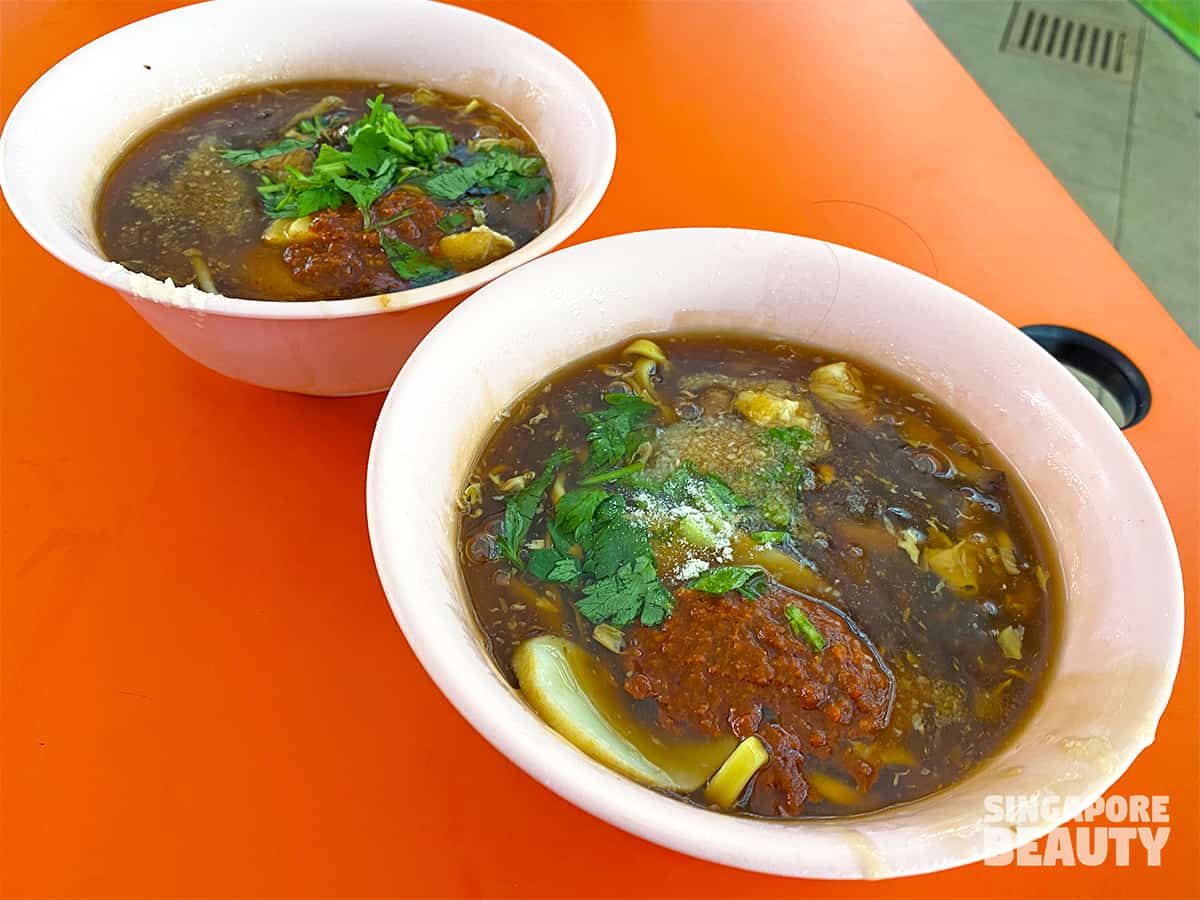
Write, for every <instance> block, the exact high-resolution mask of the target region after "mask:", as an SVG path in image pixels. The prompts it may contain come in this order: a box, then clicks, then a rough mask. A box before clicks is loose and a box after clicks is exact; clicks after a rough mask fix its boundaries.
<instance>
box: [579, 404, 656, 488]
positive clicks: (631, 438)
mask: <svg viewBox="0 0 1200 900" xmlns="http://www.w3.org/2000/svg"><path fill="white" fill-rule="evenodd" d="M604 402H605V403H606V404H608V406H607V408H601V409H599V410H595V411H593V412H588V413H584V414H583V415H582V416H581V418H582V419H583V421H584V423H585V424H586V425H588V427H589V428H590V429H591V430H590V431H589V432H588V435H587V441H588V461H587V465H586V466H584V474H585V475H593V474H596V473H598V472H603V471H606V470H609V469H614V468H617V467H619V466H621V465H622V464H623V463H624V462H625V459H626V457H627V456H628V455H629V453H630V452H632V449H633V448H635V447H636V446H637V443H638V440H637V439H638V438H639V437H641V431H640V430H639V426H641V425H642V424H643V423H644V422H645V421H646V420H647V419H649V418H650V417H651V416H652V415H653V414H654V413H655V412H657V411H658V407H656V406H655V405H654V404H653V403H649V402H647V401H645V400H643V399H642V398H641V397H636V396H634V395H633V394H617V393H611V394H605V395H604ZM630 444H632V445H633V447H631V446H630Z"/></svg>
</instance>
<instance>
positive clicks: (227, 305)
mask: <svg viewBox="0 0 1200 900" xmlns="http://www.w3.org/2000/svg"><path fill="white" fill-rule="evenodd" d="M63 110H69V112H70V116H71V121H72V139H71V140H69V141H47V140H45V137H44V136H45V135H46V134H52V133H54V132H55V129H56V127H57V126H56V124H55V123H59V122H61V117H62V115H63ZM615 154H616V138H615V133H614V130H613V124H612V118H611V116H610V115H609V112H608V108H607V106H606V105H605V103H604V100H603V98H602V97H601V96H600V94H599V92H598V91H597V90H596V88H595V87H594V86H593V85H592V83H591V82H590V81H589V80H588V78H587V76H585V75H584V74H583V72H581V71H580V70H579V69H578V68H577V67H576V66H575V65H574V64H573V63H572V62H571V61H570V60H568V59H567V58H566V57H565V56H563V55H562V54H560V53H559V52H558V51H556V50H554V49H553V48H551V47H549V46H547V45H546V44H544V43H542V42H541V41H539V40H537V39H536V38H534V37H532V36H531V35H529V34H526V33H525V32H522V31H519V30H517V29H515V28H513V27H511V26H509V25H506V24H504V23H502V22H499V21H496V20H495V19H490V18H488V17H486V16H482V15H479V14H477V13H473V12H470V11H467V10H462V9H456V8H454V7H451V6H445V5H442V4H437V3H428V2H423V0H347V2H345V3H341V4H339V6H338V9H337V15H336V16H330V15H329V11H328V10H327V9H326V8H324V7H320V6H314V5H304V4H299V5H297V4H279V3H255V4H239V3H232V2H213V3H202V4H197V5H195V6H189V7H186V8H182V9H178V10H174V11H171V12H168V13H164V14H162V15H158V16H154V17H152V18H149V19H145V20H143V21H140V22H137V23H134V24H132V25H129V26H127V27H125V28H122V29H119V30H118V31H114V32H112V33H111V34H108V35H106V36H104V37H102V38H100V39H99V40H96V41H94V42H93V43H91V44H88V45H87V46H86V47H83V48H82V49H80V50H78V51H77V52H75V53H73V54H71V55H70V56H69V57H67V58H66V59H65V60H63V61H62V62H60V63H59V64H58V65H56V66H55V67H54V68H53V69H51V70H50V71H49V72H47V73H46V74H45V75H44V76H43V77H42V78H41V79H40V80H39V81H38V82H37V83H36V84H34V86H33V87H32V88H30V90H29V92H28V93H27V94H26V95H25V96H24V97H23V98H22V99H21V101H20V102H19V103H18V104H17V106H16V108H15V109H14V111H13V113H12V115H11V117H10V118H9V121H8V123H7V125H6V127H5V130H4V135H3V138H2V139H0V184H2V186H3V190H4V194H5V197H6V199H7V201H8V203H9V205H10V206H11V208H12V210H13V212H14V214H15V215H16V216H17V218H18V220H19V221H20V222H21V224H22V225H23V226H24V227H25V228H26V230H27V231H28V232H29V233H30V234H31V235H32V236H33V237H34V239H35V240H37V241H38V242H39V243H40V244H41V245H42V246H43V247H45V248H46V249H47V250H48V251H50V252H51V253H52V254H54V255H55V256H57V257H58V258H59V259H61V260H62V261H63V262H65V263H67V264H68V265H70V266H72V267H74V268H75V269H77V270H79V271H80V272H82V273H83V274H85V275H87V276H89V277H90V278H93V279H95V280H96V281H99V282H101V283H103V284H106V285H109V286H110V287H113V288H115V289H116V290H117V291H119V292H120V293H121V294H122V295H123V296H124V297H125V298H126V299H127V300H128V301H129V302H130V304H131V305H132V306H133V307H134V309H136V310H137V311H138V313H139V314H140V315H141V316H142V317H143V318H145V319H146V320H147V321H148V322H149V323H150V324H151V325H152V326H153V327H154V328H156V329H157V330H158V331H159V332H160V333H161V334H162V335H163V336H164V337H165V338H166V339H167V340H169V341H170V342H171V343H173V344H174V345H175V346H176V347H178V348H179V349H180V350H182V351H183V352H184V353H186V354H187V355H189V356H191V357H192V358H193V359H195V360H197V361H199V362H201V363H203V364H204V365H206V366H209V367H210V368H213V369H215V370H217V371H219V372H222V373H224V374H226V375H229V376H231V377H233V378H237V379H240V380H243V381H248V382H251V383H253V384H258V385H263V386H266V387H272V388H278V389H282V390H289V391H298V392H302V393H309V394H320V395H348V394H361V393H369V392H372V391H379V390H384V389H386V388H387V386H388V385H390V384H391V382H392V380H393V379H394V377H395V375H396V372H397V371H398V370H399V368H400V366H401V364H402V363H403V361H404V358H405V357H406V356H407V354H408V353H409V352H410V351H411V350H412V348H413V347H414V346H415V345H416V344H417V342H418V341H419V340H420V339H421V337H422V336H424V334H425V333H426V332H427V331H428V330H429V328H430V327H432V325H433V324H434V323H435V322H436V321H438V319H440V318H441V317H442V316H443V315H445V314H446V312H447V311H448V310H450V309H452V308H453V307H454V306H455V305H456V304H457V303H458V302H460V301H461V300H462V298H463V297H465V296H466V295H467V294H469V293H470V292H471V291H473V290H474V289H476V288H478V287H479V286H480V285H482V284H484V283H486V282H488V281H490V280H491V279H492V278H495V277H496V276H497V275H499V274H501V273H502V272H505V271H507V270H509V269H512V268H514V267H516V266H518V265H520V264H522V263H524V262H527V261H529V260H531V259H533V258H535V257H536V256H538V255H540V254H542V253H545V252H546V251H548V250H550V249H552V248H553V247H554V246H555V245H557V244H558V243H560V242H561V241H563V240H564V239H565V238H567V237H568V236H570V235H571V233H572V232H574V231H575V230H576V229H577V228H578V227H579V226H580V225H581V224H582V223H583V222H584V220H585V219H586V218H587V217H588V215H590V214H591V212H592V210H593V209H594V208H595V206H596V204H597V203H598V202H599V200H600V197H601V196H602V195H603V193H604V190H605V188H606V187H607V186H608V181H609V178H610V177H611V174H612V169H613V164H614V160H615Z"/></svg>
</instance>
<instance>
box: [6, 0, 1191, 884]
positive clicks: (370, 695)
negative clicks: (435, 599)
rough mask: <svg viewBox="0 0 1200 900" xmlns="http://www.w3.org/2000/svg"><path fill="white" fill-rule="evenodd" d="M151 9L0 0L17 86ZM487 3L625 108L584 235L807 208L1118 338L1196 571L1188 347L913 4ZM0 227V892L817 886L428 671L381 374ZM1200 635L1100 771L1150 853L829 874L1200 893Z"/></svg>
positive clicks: (1030, 314) (998, 300) (850, 235)
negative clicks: (321, 394)
mask: <svg viewBox="0 0 1200 900" xmlns="http://www.w3.org/2000/svg"><path fill="white" fill-rule="evenodd" d="M171 5H172V4H171V3H167V2H133V0H127V2H111V0H109V2H103V3H101V2H97V0H72V2H65V0H64V2H50V0H45V2H27V3H21V2H13V0H0V17H2V19H0V21H2V31H0V38H2V45H0V66H2V70H0V88H2V91H3V97H2V98H0V99H2V105H3V109H4V112H5V113H7V111H8V110H9V109H11V107H12V104H13V103H14V102H15V101H16V99H17V97H18V96H19V95H20V93H21V92H22V91H23V90H24V89H25V88H26V87H28V85H30V84H31V83H32V82H33V81H34V79H35V78H36V77H37V76H38V75H39V74H40V73H41V72H42V71H43V70H45V69H46V68H47V67H49V66H50V65H51V64H52V63H54V62H55V61H57V60H58V59H60V58H61V57H63V56H64V55H66V54H67V53H68V52H70V51H71V50H74V49H75V48H76V47H78V46H80V45H82V44H83V43H85V42H86V41H89V40H91V39H93V38H95V37H98V36H99V35H101V34H102V33H104V32H106V31H108V30H110V29H112V28H115V27H118V26H120V25H123V24H125V23H127V22H130V21H132V20H134V19H137V18H141V17H143V16H145V15H149V14H151V13H154V12H158V11H160V10H162V9H165V8H167V7H169V6H171ZM470 5H471V6H472V7H474V8H478V9H480V10H481V11H484V12H488V13H490V14H492V15H495V16H498V17H499V18H502V19H505V20H507V21H509V22H512V23H513V24H515V25H517V26H519V27H521V28H524V29H527V30H528V31H530V32H532V33H534V34H536V35H538V36H540V37H543V38H545V39H546V40H547V41H549V42H550V43H552V44H554V45H555V46H557V47H558V48H559V49H561V50H562V51H563V52H565V53H566V54H567V55H569V56H570V57H572V58H573V59H574V60H576V62H578V63H579V64H580V65H581V66H582V67H583V69H584V70H585V71H586V72H587V73H588V74H589V75H590V76H591V77H592V78H593V79H594V80H595V82H596V84H597V85H598V86H599V88H600V90H601V91H602V92H603V93H604V95H605V97H606V98H607V99H608V102H609V104H610V105H611V108H612V112H613V116H614V118H615V120H616V123H617V130H618V135H619V141H620V150H619V154H618V162H617V169H616V175H615V177H614V179H613V182H612V186H611V188H610V189H609V192H608V195H607V197H606V198H605V199H604V201H603V203H602V204H601V206H600V208H599V209H598V210H597V212H596V214H595V215H594V216H593V217H592V219H591V221H590V222H588V224H587V225H586V227H584V228H583V229H582V230H581V231H580V232H579V234H578V235H577V239H578V240H584V239H588V238H594V237H599V236H602V235H607V234H613V233H616V232H620V231H629V230H637V229H643V228H653V227H661V226H677V225H740V226H748V227H755V228H765V229H773V230H778V231H791V232H798V233H804V234H811V235H816V236H819V237H824V238H827V239H830V240H833V241H836V242H839V243H843V244H848V245H850V246H853V247H857V248H860V249H863V250H867V251H870V252H872V253H876V254H879V255H881V256H885V257H888V258H891V259H893V260H896V261H898V262H900V263H903V264H905V265H908V266H911V267H913V268H915V269H918V270H920V271H923V272H926V273H929V274H931V275H934V276H936V277H937V278H939V279H941V280H942V281H945V282H947V283H948V284H951V285H953V286H954V287H956V288H958V289H960V290H962V291H964V292H965V293H966V294H968V295H970V296H972V297H974V298H976V299H978V300H979V301H981V302H982V303H985V304H986V305H988V306H990V307H991V308H992V309H994V310H996V311H997V312H998V313H1000V314H1001V315H1003V316H1005V317H1006V318H1008V319H1009V320H1010V321H1012V322H1014V323H1016V324H1030V323H1035V322H1036V323H1041V322H1052V323H1059V324H1068V325H1074V326H1076V327H1080V328H1083V329H1084V330H1087V331H1090V332H1092V333H1094V334H1097V335H1099V336H1101V337H1104V338H1107V339H1108V340H1110V341H1111V342H1113V343H1115V344H1116V345H1117V346H1119V347H1120V348H1121V349H1123V350H1124V351H1125V352H1126V353H1128V354H1129V355H1130V356H1131V357H1132V358H1133V360H1134V361H1135V362H1137V363H1138V364H1139V365H1140V366H1141V367H1142V368H1143V370H1144V371H1145V372H1146V374H1147V376H1148V378H1149V381H1150V385H1151V388H1152V390H1153V392H1154V405H1153V409H1152V410H1151V412H1150V415H1149V417H1148V418H1147V419H1146V420H1145V421H1144V422H1143V423H1141V424H1139V425H1138V426H1136V427H1135V428H1133V429H1132V430H1131V431H1129V432H1127V434H1128V437H1129V440H1130V441H1131V442H1132V443H1133V445H1134V447H1135V448H1136V449H1137V451H1138V453H1139V454H1140V456H1141V458H1142V459H1143V460H1144V462H1145V464H1146V466H1147V468H1148V469H1149V471H1150V473H1151V475H1152V476H1153V478H1154V481H1155V483H1156V484H1157V486H1158V489H1159V491H1160V492H1161V494H1162V496H1163V500H1164V502H1165V504H1166V507H1167V511H1168V513H1169V515H1170V518H1171V521H1172V523H1173V525H1174V528H1175V533H1176V537H1177V539H1178V543H1179V546H1180V551H1181V553H1182V557H1183V565H1184V572H1185V577H1186V579H1187V590H1188V592H1189V596H1190V597H1195V596H1196V589H1197V572H1198V563H1200V560H1198V558H1197V557H1198V552H1197V551H1198V540H1197V538H1198V536H1200V522H1198V505H1200V483H1198V477H1197V472H1198V470H1200V467H1198V466H1197V464H1196V459H1195V457H1196V451H1197V449H1198V447H1200V427H1198V418H1200V417H1198V406H1197V401H1196V393H1197V388H1198V387H1200V353H1198V352H1197V350H1196V348H1195V347H1194V346H1193V345H1192V344H1191V343H1190V342H1189V341H1188V339H1187V338H1186V337H1185V335H1184V334H1183V332H1182V331H1180V330H1179V329H1178V328H1177V327H1176V326H1175V325H1174V323H1173V322H1172V321H1171V319H1170V318H1169V317H1168V315H1167V313H1166V312H1165V311H1164V310H1163V309H1162V307H1161V306H1160V305H1159V304H1158V303H1157V302H1156V301H1155V300H1154V298H1153V297H1152V296H1151V294H1150V293H1149V291H1147V289H1146V288H1145V286H1144V285H1143V284H1142V283H1141V282H1140V281H1139V280H1138V279H1137V277H1136V276H1135V275H1134V274H1133V272H1132V271H1131V270H1130V269H1129V267H1128V266H1127V265H1126V264H1125V263H1124V262H1123V261H1122V259H1121V258H1120V257H1119V256H1118V255H1117V253H1116V251H1114V250H1113V248H1112V247H1111V246H1110V245H1109V244H1108V243H1107V241H1106V240H1105V239H1104V237H1103V235H1102V234H1101V233H1100V232H1099V231H1098V230H1097V229H1096V228H1095V227H1093V225H1092V224H1091V222H1090V221H1089V220H1088V219H1087V217H1086V216H1085V215H1084V213H1083V212H1082V211H1081V210H1080V209H1079V207H1077V206H1076V205H1075V203H1073V202H1072V200H1071V198H1070V197H1069V196H1068V194H1067V192H1066V191H1065V190H1064V189H1063V188H1062V187H1061V186H1060V185H1059V184H1058V183H1057V182H1056V181H1055V180H1054V178H1053V176H1052V175H1051V174H1050V172H1049V171H1048V170H1047V169H1046V168H1045V167H1044V166H1043V165H1042V164H1041V163H1040V162H1039V161H1038V159H1037V157H1036V156H1035V155H1034V154H1033V152H1032V151H1031V150H1030V149H1029V147H1027V146H1026V145H1025V143H1024V142H1023V141H1022V140H1021V139H1020V137H1019V136H1018V135H1017V134H1016V132H1015V131H1014V130H1013V129H1012V127H1011V126H1010V125H1009V124H1008V123H1007V122H1006V121H1005V119H1004V118H1003V117H1002V116H1001V115H1000V113H999V112H997V110H996V109H995V108H994V107H993V106H992V104H991V103H990V102H989V101H988V100H987V98H986V97H985V96H984V95H983V93H982V92H981V91H980V90H979V88H978V87H977V86H976V85H975V84H974V83H973V82H972V81H971V79H970V78H969V77H968V76H967V74H966V73H965V72H964V71H963V69H962V68H960V66H959V65H958V63H957V62H956V61H955V60H954V59H953V58H952V57H951V55H950V54H949V52H948V51H947V50H946V49H945V48H944V47H943V46H942V45H941V44H940V43H939V42H938V41H937V39H936V38H935V37H934V35H933V34H932V33H931V32H930V31H929V30H928V29H927V28H926V27H925V26H924V24H923V23H922V22H921V20H920V19H919V18H918V17H917V15H916V14H915V13H914V12H913V11H912V10H911V9H910V8H909V7H908V6H907V5H906V4H905V3H904V2H902V0H875V2H873V3H871V4H854V3H843V2H841V0H821V2H790V3H770V2H750V3H741V4H733V3H699V2H692V3H682V2H678V3H670V2H660V3H651V2H624V3H603V4H600V3H596V4H585V3H570V2H568V3H525V2H522V3H517V2H482V0H481V2H472V3H471V4H470ZM335 6H336V5H335ZM333 14H336V9H335V10H334V13H333ZM52 139H70V137H69V131H65V132H64V134H63V135H56V136H53V138H52ZM0 222H2V225H3V232H2V237H3V247H2V263H3V270H2V276H0V277H2V283H0V296H2V298H3V307H2V309H3V335H2V340H3V416H4V421H3V425H4V450H3V486H4V492H3V620H2V623H0V624H2V626H3V695H2V700H3V742H4V743H3V759H2V763H3V794H2V796H3V801H2V807H3V810H2V815H3V820H2V827H3V831H2V832H0V878H2V879H3V882H2V885H0V888H2V891H3V893H4V894H5V895H6V896H14V897H15V896H65V895H74V896H90V897H101V896H117V895H120V896H135V895H141V896H146V895H156V896H184V895H186V896H216V895H240V896H268V895H269V896H350V895H358V896H431V895H441V896H475V895H500V896H510V897H533V896H545V897H550V896H554V897H561V896H567V895H583V894H587V895H593V896H594V895H600V894H603V895H622V896H634V895H664V896H676V897H682V896H703V897H718V896H756V897H775V896H780V897H783V896H788V897H792V896H797V895H801V894H805V893H809V892H811V891H812V890H813V889H814V887H815V886H813V885H805V884H801V883H796V882H792V881H788V880H785V879H779V878H770V877H765V876H758V875H753V874H748V873H744V872H739V871H735V870H733V869H727V868H723V867H720V866H716V865H712V864H709V863H704V862H700V861H697V860H693V859H689V858H687V857H684V856H682V855H679V854H676V853H673V852H670V851H667V850H664V849H661V848H659V847H656V846H654V845H651V844H649V843H646V842H643V841H641V840H639V839H637V838H634V837H631V836H629V835H627V834H624V833H622V832H620V831H618V830H616V829H615V828H612V827H610V826H609V825H607V824H605V823H603V822H601V821H599V820H597V819H594V818H592V817H591V816H589V815H587V814H585V813H583V812H581V811H579V810H577V809H575V808H574V807H572V806H571V805H570V804H568V803H566V802H565V801H563V800H561V799H559V798H558V797H557V796H555V795H553V794H551V793H550V792H549V791H547V790H546V789H544V788H543V787H541V786H540V785H538V784H537V783H535V782H534V781H533V780H532V779H530V778H529V777H527V776H526V775H525V774H524V773H522V772H521V771H520V770H518V769H517V768H516V767H515V766H513V765H512V764H510V763H509V762H508V761H507V760H506V759H505V758H503V757H502V756H501V755H500V754H499V753H497V752H496V751H494V750H493V749H492V748H491V747H490V746H489V745H488V744H487V743H485V742H484V741H483V739H482V738H480V737H479V736H478V735H477V734H475V732H474V731H473V730H472V729H471V727H470V726H469V725H468V724H467V723H466V722H465V721H464V720H462V719H461V718H460V717H459V716H458V714H457V713H456V712H455V711H454V710H453V709H452V708H451V707H450V705H449V704H448V703H447V702H446V701H445V700H444V699H443V698H442V696H441V695H440V694H439V693H438V691H437V689H436V688H435V687H434V685H433V684H432V683H431V682H430V681H429V679H428V678H427V677H426V675H425V673H424V671H423V670H422V669H421V667H420V666H419V665H418V664H417V662H416V660H415V659H414V657H413V655H412V653H411V652H410V650H409V648H408V646H407V644H406V643H405V641H404V637H403V635H402V634H401V632H400V630H399V629H398V628H397V627H396V625H395V623H394V621H393V620H392V617H391V614H390V612H389V611H388V607H387V604H386V602H385V600H384V596H383V593H382V590H381V589H380V586H379V583H378V581H377V579H376V575H375V570H374V567H373V565H372V560H371V553H370V549H369V547H368V541H367V528H366V518H365V511H364V501H363V477H364V473H365V470H366V460H367V448H368V445H369V443H370V439H371V432H372V427H373V425H374V422H375V417H376V414H377V413H378V411H379V407H380V404H381V402H382V398H381V397H370V398H362V399H356V400H340V401H330V400H317V399H311V398H306V397H299V396H290V395H284V394H278V393H272V392H269V391H265V390H260V389H258V388H253V387H248V386H246V385H243V384H238V383H235V382H233V381H229V380H226V379H225V378H222V377H220V376H218V375H215V374H213V373H211V372H209V371H207V370H205V369H203V368H201V367H200V366H198V365H196V364H195V363H193V362H191V361H190V360H188V359H186V358H185V357H183V356H182V355H181V354H179V353H178V352H176V351H175V350H173V349H172V348H171V347H169V346H168V345H167V344H166V343H165V342H164V341H163V340H161V339H160V338H159V337H157V336H156V335H155V334H154V333H153V332H152V331H151V330H150V329H149V328H148V327H147V326H146V325H145V324H144V323H143V322H142V321H141V320H140V319H139V318H138V317H137V315H136V314H135V313H134V312H133V311H132V310H131V309H130V308H129V307H128V306H126V305H125V304H124V303H122V302H120V301H119V300H118V298H117V297H116V295H115V294H112V293H111V292H109V291H108V290H106V289H102V288H100V287H97V286H95V285H93V284H91V283H90V282H88V281H87V280H85V279H84V278H82V277H81V276H79V275H76V274H75V273H74V272H72V271H69V270H67V269H66V268H65V267H64V266H62V265H60V264H59V263H57V262H56V261H55V260H53V259H52V258H51V257H50V256H48V255H47V254H46V253H44V252H43V251H42V250H41V249H40V248H39V247H38V246H37V245H36V244H34V243H33V241H32V240H30V239H29V238H28V237H27V236H26V235H25V234H24V232H23V231H21V230H20V228H19V227H18V226H17V225H16V223H15V222H14V221H13V219H12V217H11V215H9V214H8V212H7V209H5V210H4V212H3V219H2V220H0ZM930 324H931V327H936V323H930ZM1134 599H1136V598H1131V600H1134ZM1196 638H1197V632H1196V623H1195V618H1194V617H1191V618H1189V622H1188V630H1187V637H1186V643H1185V650H1184V659H1183V665H1182V668H1181V669H1180V672H1179V679H1178V682H1177V685H1176V689H1175V693H1174V697H1173V699H1172V702H1171V705H1170V707H1169V708H1168V710H1167V713H1166V716H1165V717H1164V719H1163V721H1162V724H1161V727H1160V728H1159V731H1158V737H1157V741H1156V743H1155V744H1154V745H1153V746H1152V747H1151V748H1150V749H1148V750H1147V751H1145V752H1144V753H1143V754H1142V756H1141V757H1140V758H1139V759H1138V760H1137V762H1136V763H1135V764H1134V766H1133V767H1132V769H1130V771H1129V772H1128V773H1126V775H1125V776H1124V777H1123V778H1122V779H1121V780H1120V781H1119V782H1118V784H1117V786H1116V787H1115V788H1114V792H1117V793H1123V794H1169V795H1170V797H1171V801H1170V807H1169V810H1170V814H1171V829H1172V837H1171V839H1170V841H1169V842H1168V844H1167V845H1166V848H1165V850H1164V855H1163V864H1162V866H1161V867H1159V868H1147V867H1146V866H1145V865H1144V863H1143V862H1142V860H1144V858H1145V857H1144V854H1140V853H1135V854H1134V856H1133V864H1132V865H1130V866H1129V867H1127V868H1120V867H1116V866H1115V865H1114V864H1113V862H1112V858H1111V856H1110V861H1109V862H1108V863H1107V864H1106V865H1104V866H1101V867H1098V868H1083V867H1075V868H1061V867H1060V868H1028V867H1026V868H1021V867H1009V868H1007V869H1005V870H1003V871H998V870H993V869H985V868H983V867H982V866H970V867H966V868H962V869H959V870H956V871H951V872H944V873H940V874H936V875H930V876H924V877H920V878H914V879H906V880H902V881H896V882H887V883H884V884H879V885H866V884H861V883H844V884H822V885H820V886H819V887H816V889H817V890H818V891H819V892H820V894H822V895H828V896H865V895H867V894H871V895H875V896H881V895H888V896H896V897H907V896H913V897H917V896H920V897H922V898H926V897H959V896H966V895H981V896H994V897H1011V896H1061V897H1079V896H1091V897H1102V896H1117V895H1146V896H1151V895H1153V896H1185V895H1195V894H1196V893H1197V887H1198V885H1197V862H1196V851H1195V848H1196V835H1197V810H1198V803H1197V797H1198V793H1200V789H1198V783H1197V760H1198V758H1200V752H1198V749H1197V726H1196V722H1197V717H1198V713H1200V710H1198V708H1197V696H1198V683H1197V682H1198V679H1197V666H1196V662H1197V646H1196V644H1197V640H1196ZM1097 690H1103V686H1102V685H1097Z"/></svg>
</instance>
